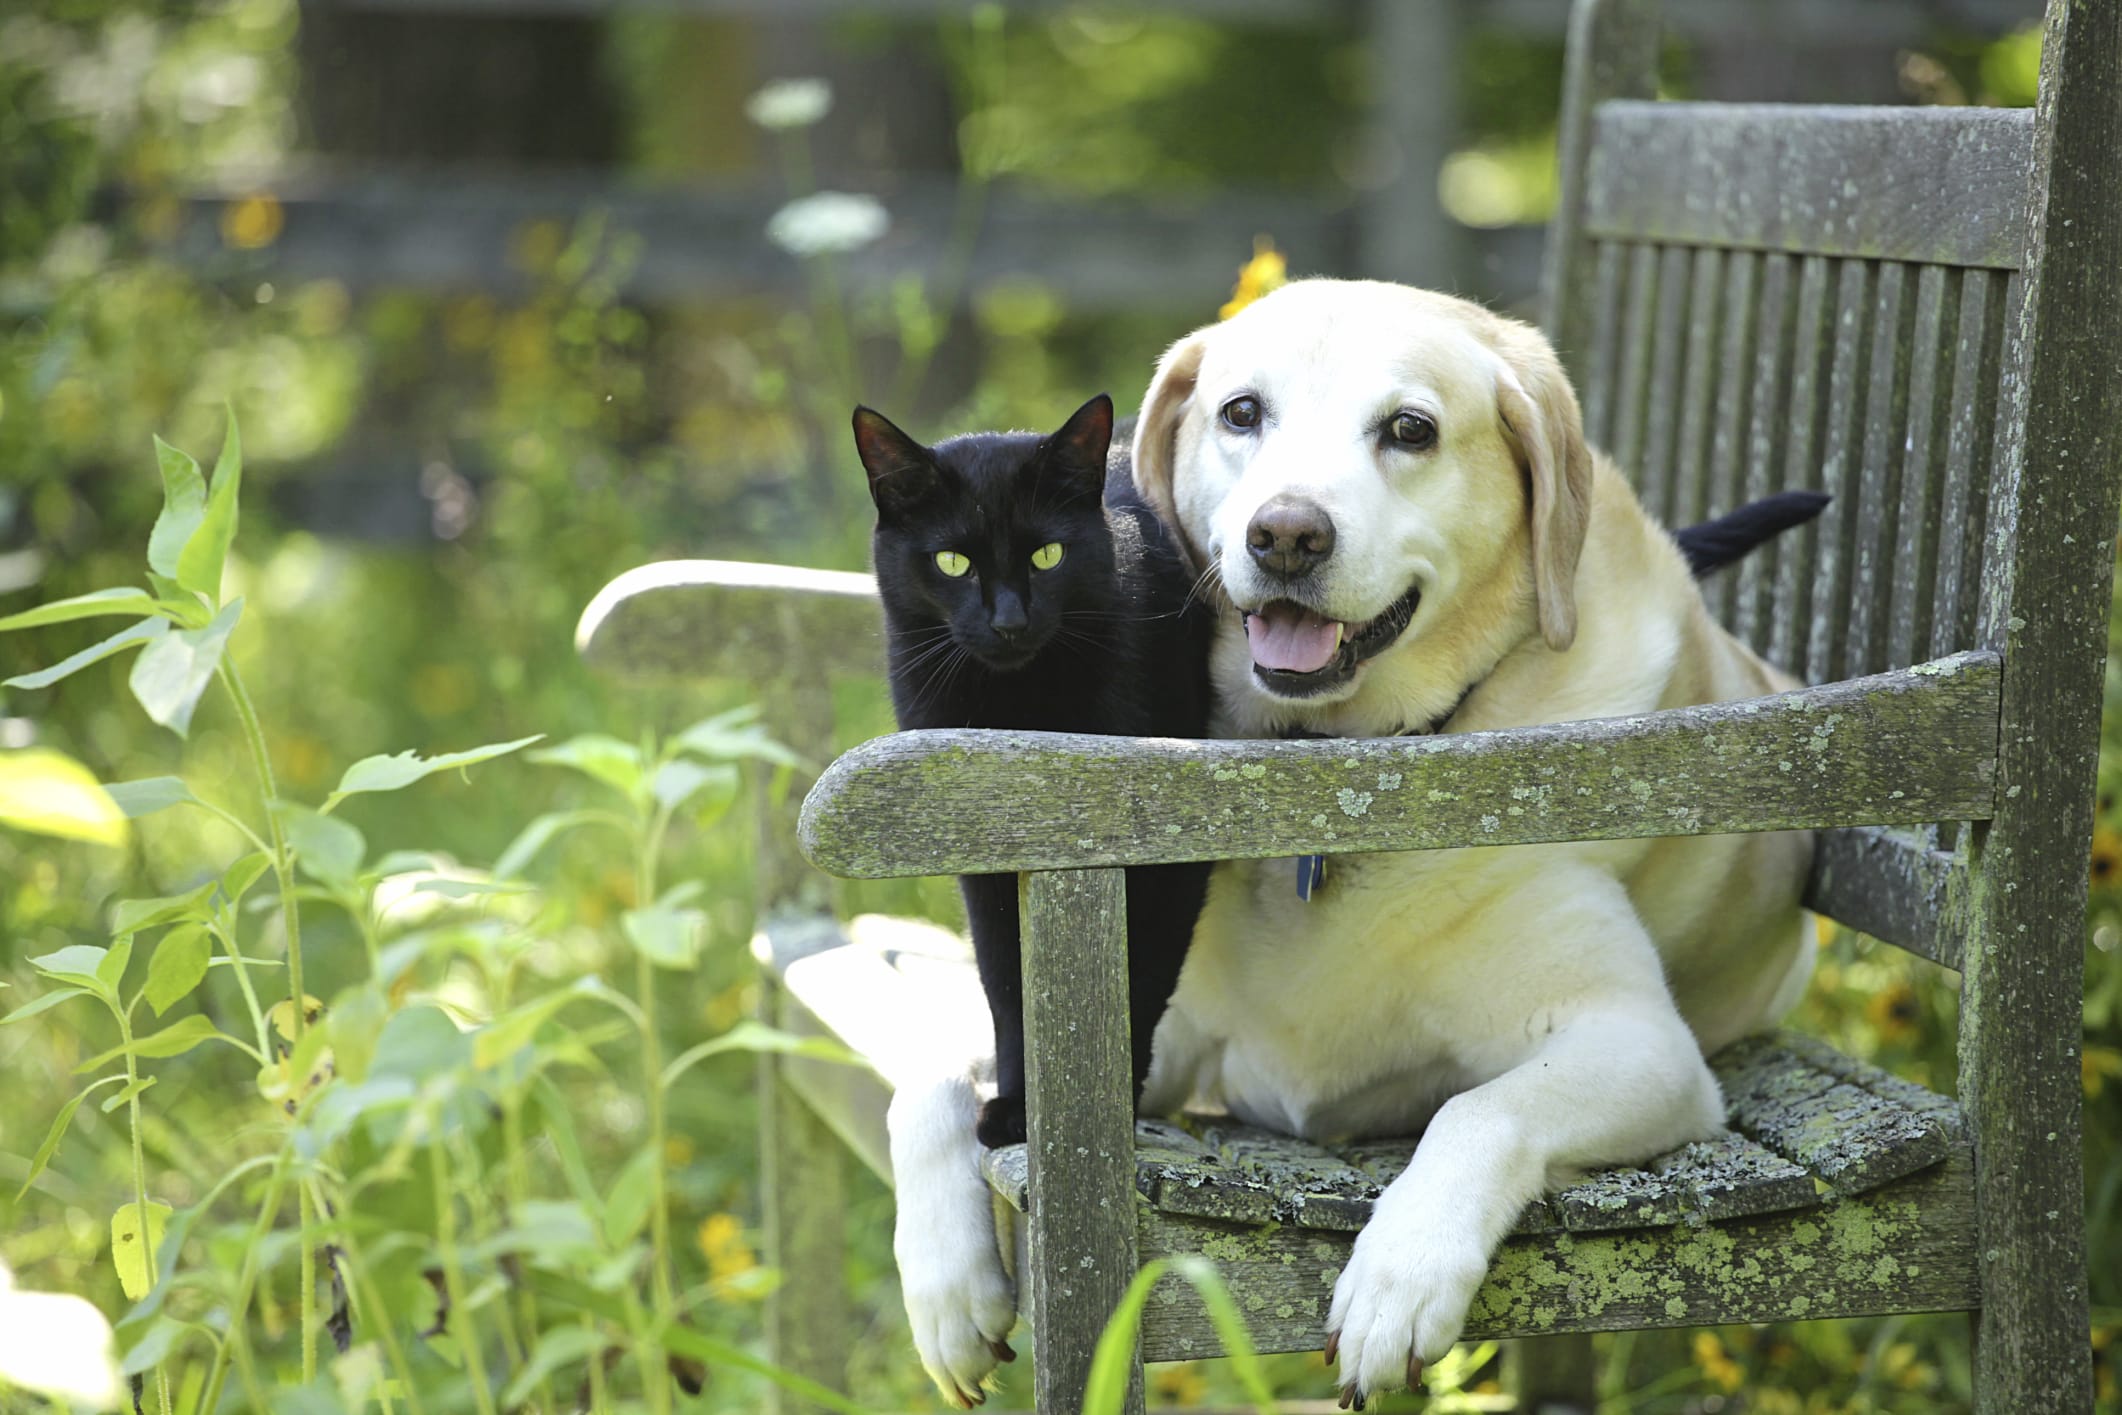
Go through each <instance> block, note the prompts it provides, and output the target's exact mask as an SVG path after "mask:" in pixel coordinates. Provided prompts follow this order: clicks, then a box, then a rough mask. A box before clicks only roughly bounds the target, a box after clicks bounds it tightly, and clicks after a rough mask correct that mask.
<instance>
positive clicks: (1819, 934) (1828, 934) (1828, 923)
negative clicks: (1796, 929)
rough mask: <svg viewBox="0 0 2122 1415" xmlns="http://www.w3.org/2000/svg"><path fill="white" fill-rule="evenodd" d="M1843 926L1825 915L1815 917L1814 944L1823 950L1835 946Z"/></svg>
mask: <svg viewBox="0 0 2122 1415" xmlns="http://www.w3.org/2000/svg"><path fill="white" fill-rule="evenodd" d="M1841 928H1842V926H1841V925H1840V924H1838V923H1836V922H1835V921H1834V920H1833V919H1830V918H1828V917H1827V915H1825V914H1815V915H1813V942H1814V943H1815V944H1817V945H1818V946H1820V947H1821V948H1826V947H1828V946H1829V945H1831V944H1833V943H1834V941H1835V935H1836V933H1838V932H1839V931H1840V930H1841Z"/></svg>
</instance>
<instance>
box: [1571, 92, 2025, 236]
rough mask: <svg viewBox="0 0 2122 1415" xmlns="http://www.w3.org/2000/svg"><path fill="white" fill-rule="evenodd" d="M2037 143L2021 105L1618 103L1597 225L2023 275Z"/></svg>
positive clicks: (1603, 133)
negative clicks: (2028, 183) (2028, 185)
mask: <svg viewBox="0 0 2122 1415" xmlns="http://www.w3.org/2000/svg"><path fill="white" fill-rule="evenodd" d="M2032 136H2033V115H2032V114H2031V113H2029V112H2027V111H2025V110H2017V109H1996V108H1954V109H1942V110H1941V109H1936V108H1856V107H1833V106H1826V105H1805V106H1802V107H1801V106H1790V105H1781V104H1767V103H1747V104H1721V103H1656V102H1638V101H1622V102H1613V103H1605V104H1601V105H1600V106H1599V107H1598V108H1597V109H1595V110H1594V112H1593V137H1592V156H1591V170H1590V174H1589V176H1588V179H1587V184H1586V212H1585V218H1584V230H1585V232H1586V233H1587V234H1589V235H1591V236H1593V237H1599V238H1612V239H1621V240H1642V241H1657V242H1660V243H1677V244H1684V245H1699V246H1722V247H1740V248H1745V249H1752V250H1780V251H1790V252H1793V253H1799V254H1817V255H1832V256H1849V257H1857V258H1863V259H1885V260H1905V261H1920V262H1930V263H1936V264H1941V265H1966V266H1987V267H1994V268H1998V269H2016V268H2018V267H2019V266H2020V265H2021V264H2023V263H2024V261H2025V240H2026V201H2025V180H2026V166H2027V159H2028V156H2029V153H2030V150H2031V142H2032Z"/></svg>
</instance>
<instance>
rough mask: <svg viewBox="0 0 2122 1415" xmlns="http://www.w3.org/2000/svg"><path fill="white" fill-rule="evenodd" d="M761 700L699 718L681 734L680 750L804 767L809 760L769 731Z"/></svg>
mask: <svg viewBox="0 0 2122 1415" xmlns="http://www.w3.org/2000/svg"><path fill="white" fill-rule="evenodd" d="M758 718H759V708H758V705H757V704H750V705H747V706H745V707H740V708H732V709H730V710H729V711H728V712H725V713H718V714H716V715H715V716H714V717H711V718H708V719H707V720H706V721H705V722H696V723H694V724H693V725H692V726H691V727H688V728H686V729H685V730H684V731H683V732H680V733H679V734H678V736H677V744H678V747H679V749H680V750H682V751H687V752H692V753H694V754H695V755H698V756H703V757H711V758H713V759H714V760H716V761H737V760H740V759H742V758H746V757H749V758H752V759H754V760H757V761H766V762H772V763H774V764H775V765H776V766H789V767H804V766H808V765H809V763H807V762H805V761H804V760H803V758H801V757H799V756H797V755H796V754H795V753H794V752H792V751H790V750H789V749H788V748H786V747H784V746H782V745H781V744H780V743H779V742H776V741H775V740H774V739H773V738H772V737H770V736H768V735H767V732H766V727H765V724H763V723H761V722H760V721H759V720H758Z"/></svg>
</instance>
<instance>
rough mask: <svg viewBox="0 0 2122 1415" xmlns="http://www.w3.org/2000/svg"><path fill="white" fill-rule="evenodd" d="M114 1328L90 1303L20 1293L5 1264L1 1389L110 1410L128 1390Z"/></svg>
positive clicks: (0, 1283)
mask: <svg viewBox="0 0 2122 1415" xmlns="http://www.w3.org/2000/svg"><path fill="white" fill-rule="evenodd" d="M111 1345H112V1343H111V1324H110V1323H109V1322H108V1321H106V1320H105V1319H104V1316H103V1314H102V1313H101V1312H99V1311H97V1310H96V1309H95V1307H94V1306H93V1305H92V1304H90V1303H89V1302H88V1301H87V1300H86V1299H84V1298H80V1297H67V1296H63V1295H61V1294H59V1293H54V1292H20V1291H17V1290H16V1288H15V1275H14V1274H13V1273H11V1272H9V1271H8V1270H7V1264H6V1263H0V1386H19V1387H21V1388H22V1389H23V1390H28V1391H35V1392H36V1393H37V1394H39V1395H47V1396H51V1397H53V1398H55V1399H58V1400H64V1401H70V1402H72V1403H74V1404H76V1405H89V1406H94V1407H95V1408H96V1409H98V1410H104V1409H108V1408H110V1407H111V1406H114V1405H116V1404H118V1403H119V1401H120V1399H121V1398H122V1397H123V1390H122V1388H121V1386H120V1383H119V1380H118V1363H117V1361H116V1360H115V1359H114V1358H113V1356H112V1354H111Z"/></svg>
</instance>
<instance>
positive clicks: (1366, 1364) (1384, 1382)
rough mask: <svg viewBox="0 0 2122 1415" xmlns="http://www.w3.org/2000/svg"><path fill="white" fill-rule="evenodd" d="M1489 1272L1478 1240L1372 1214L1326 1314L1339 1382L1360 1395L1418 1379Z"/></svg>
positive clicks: (1442, 1350)
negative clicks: (1442, 1234)
mask: <svg viewBox="0 0 2122 1415" xmlns="http://www.w3.org/2000/svg"><path fill="white" fill-rule="evenodd" d="M1487 1274H1488V1254H1486V1253H1485V1252H1483V1251H1482V1250H1481V1248H1480V1246H1479V1245H1478V1244H1472V1243H1467V1242H1464V1241H1461V1240H1453V1239H1448V1238H1439V1237H1438V1236H1437V1235H1436V1234H1435V1233H1434V1232H1432V1233H1430V1234H1423V1233H1419V1232H1417V1231H1415V1230H1414V1228H1413V1226H1412V1225H1407V1226H1402V1225H1395V1224H1393V1223H1390V1222H1384V1223H1381V1222H1379V1221H1378V1220H1377V1219H1375V1218H1374V1219H1373V1220H1372V1221H1371V1223H1370V1225H1369V1226H1368V1227H1366V1228H1365V1229H1364V1230H1363V1231H1362V1232H1361V1233H1359V1234H1357V1235H1356V1247H1355V1251H1354V1252H1353V1253H1351V1254H1350V1255H1349V1260H1348V1266H1347V1267H1345V1268H1343V1269H1342V1270H1341V1276H1340V1279H1339V1280H1338V1281H1336V1282H1335V1283H1334V1301H1333V1307H1332V1312H1331V1315H1330V1316H1329V1317H1328V1318H1327V1324H1326V1329H1327V1331H1328V1332H1329V1333H1330V1334H1333V1335H1331V1337H1330V1344H1329V1350H1330V1351H1335V1352H1336V1353H1337V1354H1338V1356H1339V1360H1340V1385H1341V1388H1342V1389H1343V1390H1344V1391H1353V1393H1354V1396H1355V1398H1356V1400H1358V1401H1361V1400H1364V1399H1367V1398H1369V1397H1370V1396H1373V1395H1378V1394H1381V1393H1383V1392H1385V1391H1389V1390H1394V1389H1396V1388H1398V1387H1400V1386H1403V1385H1407V1384H1410V1383H1412V1382H1414V1381H1416V1380H1419V1379H1420V1377H1421V1368H1422V1366H1426V1365H1428V1364H1429V1363H1431V1362H1433V1361H1439V1360H1442V1359H1443V1358H1444V1356H1445V1355H1446V1353H1448V1352H1449V1351H1450V1350H1451V1349H1452V1343H1453V1342H1455V1341H1457V1340H1458V1339H1459V1333H1460V1331H1461V1330H1462V1329H1464V1327H1465V1326H1466V1312H1467V1308H1468V1307H1469V1306H1471V1305H1472V1303H1473V1300H1474V1293H1475V1292H1477V1291H1478V1290H1479V1289H1480V1287H1481V1280H1482V1279H1483V1278H1484V1277H1486V1276H1487ZM1417 1363H1420V1364H1417ZM1359 1408H1360V1407H1359Z"/></svg>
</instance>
